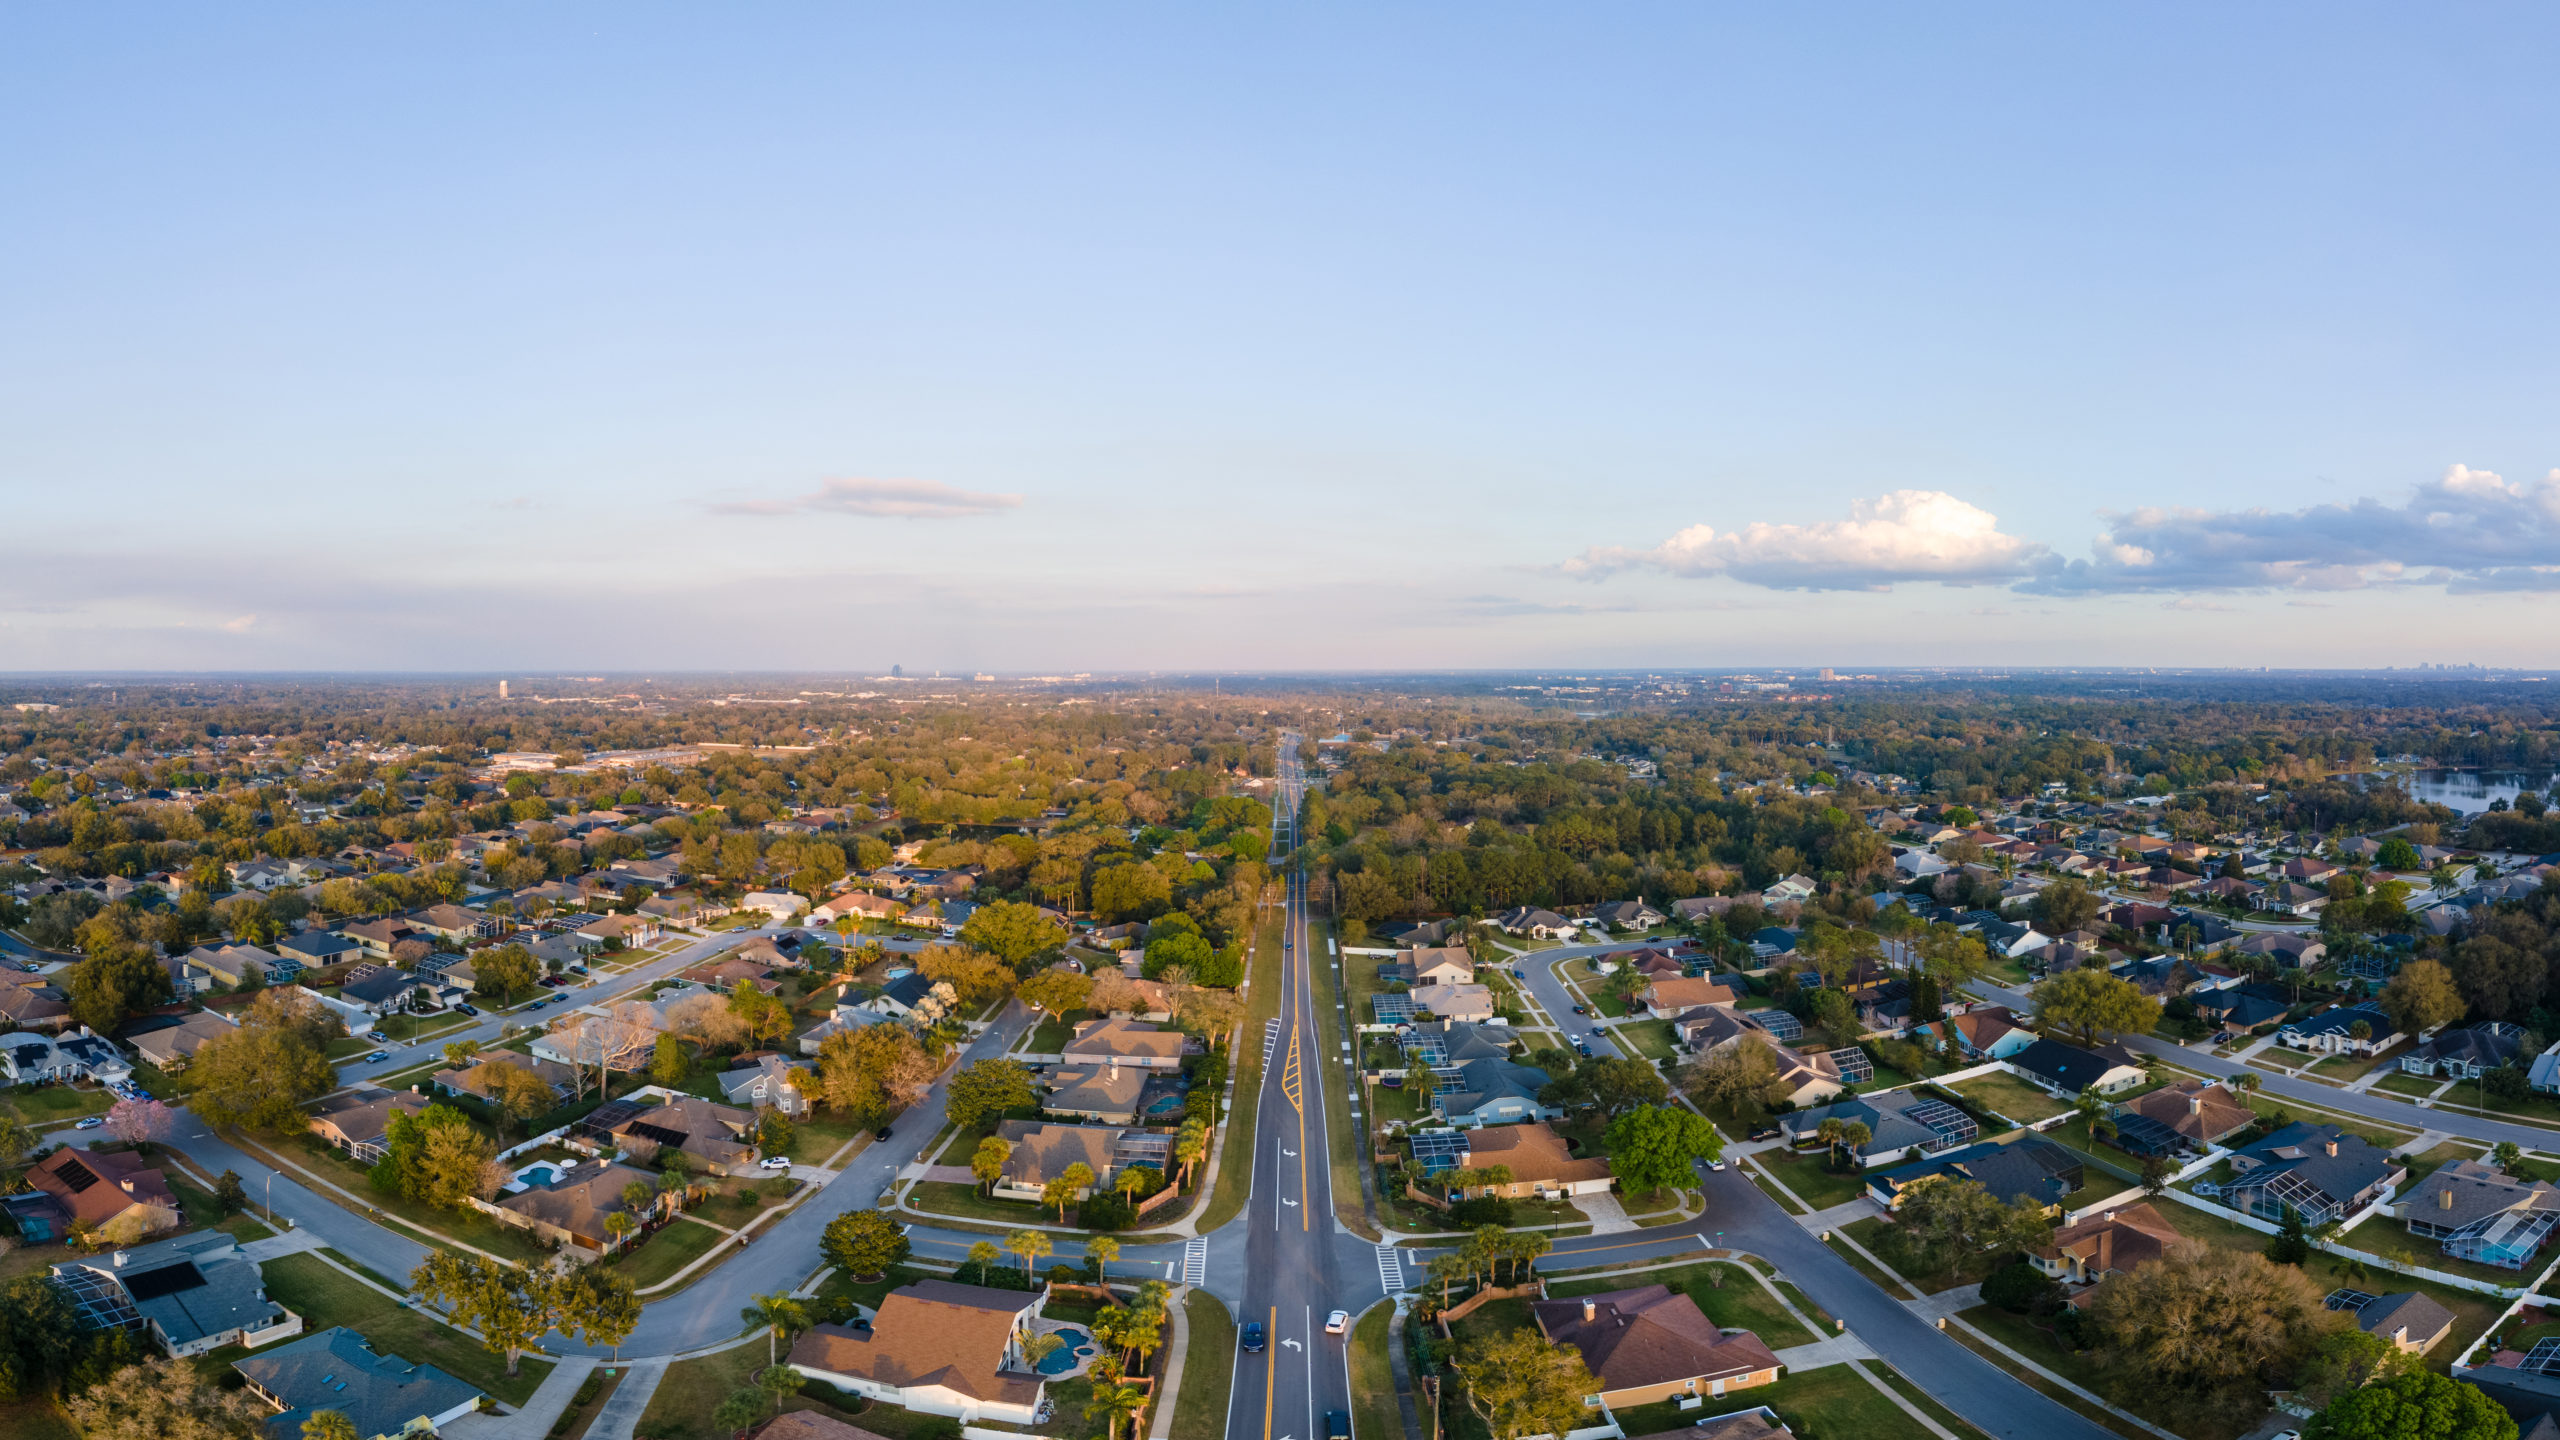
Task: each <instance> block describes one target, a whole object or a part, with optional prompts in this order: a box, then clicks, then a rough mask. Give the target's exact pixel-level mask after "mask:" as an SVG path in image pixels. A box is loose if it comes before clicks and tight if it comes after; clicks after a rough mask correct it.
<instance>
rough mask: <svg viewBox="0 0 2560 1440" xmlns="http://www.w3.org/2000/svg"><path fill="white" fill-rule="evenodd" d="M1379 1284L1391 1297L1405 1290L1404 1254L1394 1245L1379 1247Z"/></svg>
mask: <svg viewBox="0 0 2560 1440" xmlns="http://www.w3.org/2000/svg"><path fill="white" fill-rule="evenodd" d="M1378 1283H1379V1284H1381V1285H1384V1286H1386V1287H1387V1293H1388V1294H1390V1295H1393V1294H1396V1293H1397V1292H1399V1291H1401V1290H1403V1289H1404V1254H1403V1252H1402V1251H1399V1250H1398V1249H1396V1247H1394V1246H1393V1245H1381V1246H1379V1247H1378Z"/></svg>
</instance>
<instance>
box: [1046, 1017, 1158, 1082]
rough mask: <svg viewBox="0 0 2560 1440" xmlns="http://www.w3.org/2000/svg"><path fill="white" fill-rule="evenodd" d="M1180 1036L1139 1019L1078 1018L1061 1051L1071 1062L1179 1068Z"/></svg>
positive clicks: (1154, 1068)
mask: <svg viewBox="0 0 2560 1440" xmlns="http://www.w3.org/2000/svg"><path fill="white" fill-rule="evenodd" d="M1182 1049H1183V1036H1182V1032H1181V1031H1179V1030H1159V1029H1157V1028H1156V1027H1155V1026H1153V1025H1150V1024H1148V1023H1147V1022H1146V1021H1143V1020H1119V1019H1111V1020H1083V1021H1078V1022H1077V1024H1076V1029H1075V1037H1074V1038H1073V1039H1071V1040H1069V1041H1068V1042H1067V1048H1066V1050H1065V1051H1064V1052H1063V1053H1064V1056H1065V1058H1066V1059H1067V1060H1068V1061H1069V1062H1071V1063H1081V1064H1105V1063H1108V1062H1110V1061H1113V1060H1117V1061H1118V1062H1120V1063H1121V1064H1123V1065H1137V1066H1143V1067H1145V1068H1147V1069H1151V1070H1178V1069H1180V1068H1182Z"/></svg>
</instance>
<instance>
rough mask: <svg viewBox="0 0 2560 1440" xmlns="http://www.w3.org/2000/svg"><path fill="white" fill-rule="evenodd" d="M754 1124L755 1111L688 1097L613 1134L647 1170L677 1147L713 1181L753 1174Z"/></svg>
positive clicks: (647, 1110)
mask: <svg viewBox="0 0 2560 1440" xmlns="http://www.w3.org/2000/svg"><path fill="white" fill-rule="evenodd" d="M756 1124H757V1120H756V1114H755V1112H754V1111H752V1110H740V1109H738V1108H736V1107H734V1106H730V1105H715V1104H713V1103H712V1102H710V1101H708V1100H703V1099H698V1098H696V1097H694V1096H691V1095H685V1096H679V1097H678V1098H676V1099H673V1100H669V1101H667V1102H665V1103H663V1104H659V1105H651V1106H647V1107H644V1108H643V1109H641V1110H640V1111H639V1112H638V1113H636V1114H633V1115H631V1116H629V1117H628V1118H625V1119H623V1120H622V1121H621V1122H620V1123H619V1124H617V1125H615V1126H614V1128H613V1130H612V1131H611V1134H612V1137H613V1139H614V1141H615V1142H616V1143H618V1144H620V1145H621V1146H622V1148H623V1151H624V1153H626V1154H627V1155H629V1156H630V1157H631V1159H633V1160H634V1161H637V1162H638V1163H640V1164H643V1165H654V1164H656V1163H657V1159H658V1154H659V1152H660V1151H662V1150H665V1149H668V1148H669V1147H673V1148H675V1149H678V1150H682V1151H683V1152H684V1153H686V1154H687V1155H690V1156H692V1157H693V1158H694V1160H695V1161H696V1162H697V1163H699V1164H700V1165H702V1166H703V1167H704V1168H705V1169H707V1170H709V1171H710V1172H711V1173H713V1174H715V1175H743V1174H747V1173H749V1172H750V1171H752V1170H754V1169H755V1165H756V1147H755V1144H754V1142H753V1141H752V1140H750V1139H749V1138H748V1137H749V1136H750V1135H751V1134H752V1133H753V1132H754V1130H755V1127H756Z"/></svg>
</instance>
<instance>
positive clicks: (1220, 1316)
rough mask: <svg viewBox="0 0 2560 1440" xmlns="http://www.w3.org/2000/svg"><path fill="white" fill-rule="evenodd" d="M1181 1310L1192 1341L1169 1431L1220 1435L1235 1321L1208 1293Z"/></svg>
mask: <svg viewBox="0 0 2560 1440" xmlns="http://www.w3.org/2000/svg"><path fill="white" fill-rule="evenodd" d="M1183 1309H1184V1312H1185V1314H1184V1318H1185V1319H1186V1320H1187V1321H1188V1322H1189V1323H1190V1326H1191V1340H1190V1343H1189V1344H1188V1345H1187V1346H1186V1347H1185V1348H1184V1349H1183V1352H1182V1393H1181V1394H1180V1395H1177V1396H1175V1397H1174V1402H1173V1433H1174V1434H1176V1435H1223V1434H1225V1433H1226V1429H1227V1392H1228V1391H1229V1390H1230V1389H1231V1388H1233V1386H1234V1383H1235V1372H1236V1325H1235V1321H1234V1320H1233V1319H1231V1318H1230V1317H1229V1316H1228V1314H1227V1307H1226V1302H1224V1301H1222V1300H1220V1299H1219V1298H1218V1297H1217V1296H1215V1295H1212V1294H1210V1293H1209V1292H1208V1291H1206V1290H1194V1291H1192V1292H1191V1293H1190V1294H1189V1295H1188V1296H1186V1297H1184V1299H1183ZM1387 1433H1388V1434H1389V1435H1394V1434H1398V1433H1400V1432H1399V1431H1392V1430H1391V1431H1389V1432H1387Z"/></svg>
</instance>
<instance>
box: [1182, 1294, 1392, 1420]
mask: <svg viewBox="0 0 2560 1440" xmlns="http://www.w3.org/2000/svg"><path fill="white" fill-rule="evenodd" d="M1193 1295H1194V1298H1195V1299H1196V1298H1197V1296H1198V1292H1196V1291H1195V1292H1193ZM1212 1303H1215V1302H1212ZM1395 1313H1396V1307H1395V1306H1394V1305H1393V1304H1392V1303H1390V1302H1388V1301H1385V1300H1381V1301H1379V1302H1378V1303H1377V1304H1375V1305H1372V1306H1370V1307H1369V1310H1368V1313H1366V1314H1364V1315H1362V1316H1361V1317H1360V1323H1359V1324H1357V1325H1354V1326H1353V1327H1351V1440H1403V1437H1404V1416H1403V1415H1402V1414H1401V1413H1400V1412H1399V1411H1398V1410H1397V1408H1396V1377H1395V1371H1394V1370H1393V1369H1392V1368H1391V1367H1390V1366H1389V1364H1388V1361H1387V1352H1388V1346H1389V1345H1390V1344H1391V1343H1392V1341H1393V1337H1392V1336H1390V1335H1389V1334H1388V1333H1387V1325H1388V1322H1389V1321H1391V1320H1393V1319H1394V1318H1395ZM1191 1345H1192V1351H1191V1352H1186V1357H1185V1359H1184V1360H1183V1372H1182V1374H1183V1389H1184V1390H1185V1391H1188V1390H1189V1389H1190V1386H1191V1369H1190V1367H1191V1361H1190V1359H1189V1358H1188V1355H1189V1354H1190V1353H1196V1352H1197V1351H1198V1349H1199V1345H1200V1333H1199V1326H1198V1324H1197V1323H1196V1322H1195V1323H1194V1324H1193V1326H1192V1334H1191ZM1182 1418H1183V1417H1182V1413H1181V1411H1180V1409H1179V1407H1177V1408H1176V1410H1175V1414H1174V1420H1175V1424H1174V1433H1175V1434H1186V1433H1188V1434H1201V1435H1207V1434H1214V1433H1216V1432H1215V1431H1211V1430H1199V1431H1188V1432H1186V1431H1184V1430H1183V1429H1182V1425H1181V1421H1182Z"/></svg>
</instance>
